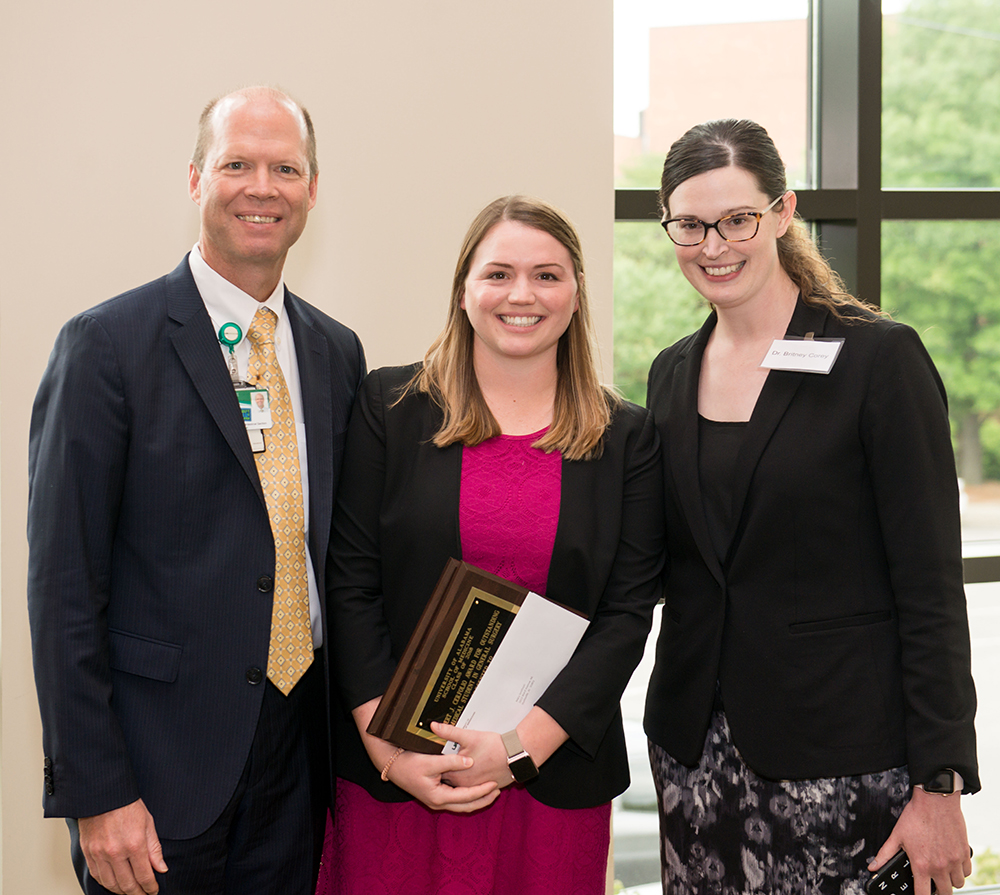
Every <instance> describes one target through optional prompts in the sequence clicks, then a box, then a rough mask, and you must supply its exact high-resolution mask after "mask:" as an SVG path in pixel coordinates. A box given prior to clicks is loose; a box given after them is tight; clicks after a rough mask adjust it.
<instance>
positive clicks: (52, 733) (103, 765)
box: [28, 315, 139, 817]
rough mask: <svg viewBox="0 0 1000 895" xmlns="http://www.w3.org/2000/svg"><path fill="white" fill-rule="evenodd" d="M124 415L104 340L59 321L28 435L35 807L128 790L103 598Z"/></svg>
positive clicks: (105, 805)
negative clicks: (40, 789) (41, 759)
mask: <svg viewBox="0 0 1000 895" xmlns="http://www.w3.org/2000/svg"><path fill="white" fill-rule="evenodd" d="M128 441H129V421H128V411H127V407H126V401H125V394H124V388H123V383H122V378H121V375H120V371H119V368H118V365H117V362H116V358H115V350H114V346H113V344H112V340H111V339H110V338H109V336H108V334H107V332H106V331H105V330H104V328H103V327H102V326H101V324H100V323H99V322H98V321H97V320H95V319H94V318H92V317H90V316H87V315H82V316H79V317H77V318H74V319H73V320H71V321H70V322H69V323H67V324H66V326H65V327H64V328H63V330H62V332H61V333H60V335H59V337H58V339H57V340H56V344H55V348H54V349H53V352H52V356H51V358H50V360H49V365H48V368H47V369H46V371H45V374H44V377H43V379H42V382H41V385H40V387H39V389H38V393H37V396H36V398H35V404H34V408H33V412H32V418H31V428H30V441H29V472H28V482H29V500H28V546H29V556H28V613H29V621H30V625H31V637H32V652H33V659H34V671H35V682H36V687H37V690H38V701H39V706H40V709H41V717H42V740H43V747H44V751H45V757H46V787H45V797H44V806H45V814H46V816H56V817H59V816H63V817H88V816H91V815H94V814H99V813H102V812H104V811H109V810H111V809H113V808H117V807H121V806H122V805H126V804H128V803H129V802H132V801H134V800H135V799H137V798H138V797H139V794H138V790H137V786H136V782H135V779H134V776H133V773H132V768H131V765H130V762H129V759H128V755H127V752H126V745H125V741H124V737H123V734H122V730H121V728H120V726H119V724H118V721H117V719H116V717H115V715H114V712H113V711H112V708H111V697H112V693H111V675H110V669H109V640H108V627H107V606H108V600H109V596H110V579H111V565H112V559H113V556H112V553H113V545H114V541H115V532H116V525H117V519H118V509H119V506H120V502H121V496H122V491H123V486H124V479H125V460H126V452H127V449H128Z"/></svg>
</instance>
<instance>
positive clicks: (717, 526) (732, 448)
mask: <svg viewBox="0 0 1000 895" xmlns="http://www.w3.org/2000/svg"><path fill="white" fill-rule="evenodd" d="M746 428H747V424H746V423H745V422H728V421H725V422H724V421H722V420H710V419H706V418H705V417H703V416H702V415H701V414H698V479H699V482H700V484H701V494H702V500H703V502H704V504H705V518H706V521H707V522H708V533H709V535H711V538H712V544H713V546H714V547H715V552H716V554H717V555H718V557H719V562H720V563H722V564H723V565H725V562H726V554H727V553H728V552H729V545H730V544H731V543H732V541H733V529H734V527H735V525H736V520H735V518H734V515H733V477H734V474H733V470H735V469H736V458H737V457H738V456H739V453H740V447H742V445H743V436H744V435H745V434H746Z"/></svg>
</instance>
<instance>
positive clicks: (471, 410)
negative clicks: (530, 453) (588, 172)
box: [401, 196, 621, 460]
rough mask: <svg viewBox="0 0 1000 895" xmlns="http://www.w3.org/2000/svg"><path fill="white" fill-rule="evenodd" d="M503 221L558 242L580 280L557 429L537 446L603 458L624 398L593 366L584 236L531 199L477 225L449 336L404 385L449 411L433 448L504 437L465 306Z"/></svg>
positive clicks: (499, 202) (564, 347) (461, 271)
mask: <svg viewBox="0 0 1000 895" xmlns="http://www.w3.org/2000/svg"><path fill="white" fill-rule="evenodd" d="M501 221H516V222H518V223H521V224H525V225H526V226H528V227H534V228H535V229H536V230H541V231H542V232H544V233H548V234H549V235H550V236H552V237H553V238H555V239H557V240H559V242H560V243H562V245H564V246H565V247H566V250H567V251H568V252H569V254H570V258H571V259H572V261H573V270H574V273H575V274H576V281H577V286H578V289H579V292H578V301H579V308H578V309H577V311H576V313H575V314H573V317H572V319H571V320H570V324H569V327H567V329H566V332H565V333H563V334H562V336H561V337H560V339H559V343H558V346H557V349H556V373H557V380H556V397H555V407H554V409H553V417H552V425H551V426H549V428H548V430H547V431H546V432H545V434H544V435H542V437H541V438H539V439H538V441H536V442H535V444H534V445H533V446H534V447H537V448H540V449H542V450H544V451H546V452H549V451H555V450H558V451H561V452H562V455H563V456H564V457H565V458H566V459H568V460H585V459H592V458H595V457H598V456H600V453H601V448H602V439H603V436H604V432H605V430H606V429H607V428H608V425H609V424H610V422H611V415H612V412H613V410H614V408H615V407H617V406H618V404H619V403H620V400H621V399H620V398H619V397H618V396H617V395H616V394H615V393H614V392H612V391H611V390H610V389H607V388H605V387H604V386H602V385H601V383H600V381H599V380H598V377H597V370H596V368H595V365H594V349H593V323H592V321H591V316H590V302H589V299H588V297H587V283H586V278H585V275H584V269H583V250H582V248H581V245H580V237H579V236H578V235H577V232H576V229H575V228H574V227H573V225H572V224H571V223H570V222H569V220H568V219H567V218H566V217H565V216H564V215H563V214H562V212H560V211H559V210H558V209H557V208H555V207H554V206H552V205H550V204H549V203H547V202H544V201H542V200H541V199H535V198H532V197H530V196H505V197H504V198H502V199H496V200H495V201H493V202H491V203H490V204H489V205H487V206H486V207H485V208H484V209H483V210H482V211H481V212H479V214H478V215H477V216H476V219H475V220H474V221H473V222H472V224H471V226H470V227H469V230H468V232H467V233H466V234H465V239H464V241H463V242H462V249H461V251H460V252H459V256H458V263H457V264H456V265H455V276H454V278H453V279H452V288H451V304H450V306H449V308H448V320H447V323H446V324H445V328H444V331H443V332H442V333H441V334H440V335H439V336H438V337H437V338H436V339H435V340H434V343H433V344H432V345H431V347H430V348H428V349H427V354H426V355H425V356H424V363H423V366H422V367H421V369H420V370H419V371H418V372H417V374H416V375H415V376H414V377H413V379H412V380H410V382H409V383H407V385H406V386H405V387H404V389H403V391H402V394H401V397H402V396H403V395H405V394H406V393H407V392H409V391H418V392H424V393H426V394H429V395H430V396H431V398H432V399H433V400H434V402H435V403H436V404H438V406H439V407H440V408H441V409H442V411H443V412H444V420H443V422H442V424H441V428H440V429H438V431H437V433H436V434H435V436H434V439H433V441H434V444H435V445H437V446H438V447H446V446H448V445H450V444H455V443H461V444H464V445H470V446H471V445H475V444H479V443H480V442H483V441H486V440H487V439H488V438H494V437H496V436H497V435H500V434H501V430H500V425H499V423H497V421H496V418H495V417H494V416H493V413H492V412H491V411H490V408H489V406H488V405H487V403H486V399H485V398H484V397H483V393H482V390H481V389H480V388H479V382H478V380H477V379H476V371H475V366H474V364H473V345H474V341H475V339H474V335H475V334H474V331H473V329H472V324H471V323H470V322H469V317H468V315H467V314H466V313H465V311H464V309H463V308H462V306H461V302H462V296H463V294H464V292H465V281H466V279H467V278H468V275H469V268H470V266H471V264H472V257H473V255H474V254H475V252H476V249H477V248H478V247H479V244H480V243H481V242H482V241H483V239H484V238H485V237H486V234H487V233H489V232H490V230H492V229H493V227H495V226H496V225H497V224H498V223H500V222H501Z"/></svg>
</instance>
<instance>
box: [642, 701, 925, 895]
mask: <svg viewBox="0 0 1000 895" xmlns="http://www.w3.org/2000/svg"><path fill="white" fill-rule="evenodd" d="M649 756H650V763H651V765H652V769H653V780H654V782H655V784H656V792H657V797H658V804H659V814H660V863H661V870H662V875H663V892H664V895H751V893H761V895H764V893H766V895H863V893H864V886H865V883H866V882H867V881H868V879H869V878H870V874H869V873H868V870H867V865H868V862H869V861H870V860H871V859H872V858H873V857H874V856H875V853H876V852H877V851H878V850H879V849H880V848H881V847H882V845H883V843H884V842H885V840H886V839H887V838H888V837H889V834H890V833H891V832H892V828H893V825H894V824H895V822H896V818H897V817H898V816H899V814H900V813H901V812H902V810H903V807H904V806H905V805H906V803H907V801H908V800H909V791H910V781H909V775H908V774H907V771H906V768H905V767H902V768H893V769H891V770H888V771H882V772H880V773H876V774H865V775H863V776H859V777H833V778H827V779H821V780H795V781H777V780H765V779H763V778H761V777H758V776H757V775H756V774H754V772H753V771H751V770H750V769H749V768H748V767H747V766H746V765H745V764H744V763H743V759H742V758H741V757H740V754H739V752H737V750H736V747H735V746H734V745H733V742H732V739H731V738H730V734H729V725H728V724H727V723H726V717H725V714H724V713H723V712H722V711H721V710H720V709H719V707H718V706H717V707H716V711H715V712H714V713H713V715H712V722H711V724H710V726H709V730H708V735H707V737H706V738H705V750H704V752H703V754H702V756H701V761H700V762H699V764H698V767H696V768H687V767H685V766H684V765H682V764H680V763H678V762H676V761H675V760H674V759H673V758H671V757H670V756H669V755H668V754H667V753H666V752H664V751H663V749H661V748H660V747H659V746H657V745H656V744H655V743H650V744H649Z"/></svg>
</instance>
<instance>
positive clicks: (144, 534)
mask: <svg viewBox="0 0 1000 895" xmlns="http://www.w3.org/2000/svg"><path fill="white" fill-rule="evenodd" d="M285 308H286V309H287V311H288V317H289V321H290V323H291V327H292V333H293V337H294V339H295V348H296V355H297V358H298V365H299V372H300V376H301V382H302V400H303V409H304V416H305V420H304V421H305V426H306V430H307V432H308V459H309V536H310V545H309V546H310V551H311V555H312V557H313V561H314V565H315V569H314V571H315V573H316V579H317V582H318V584H319V586H320V587H321V588H325V574H324V571H325V570H324V568H323V563H324V561H325V558H326V555H327V550H328V545H329V534H330V519H331V515H332V511H333V497H334V494H335V492H336V488H337V481H338V477H339V474H340V462H341V458H342V452H343V441H344V436H345V432H346V428H347V421H348V418H349V413H350V406H351V403H352V400H353V396H354V394H355V392H356V391H357V387H358V385H359V383H360V381H361V377H362V376H363V375H364V356H363V353H362V349H361V345H360V343H359V341H358V339H357V337H356V336H355V335H354V333H353V332H351V331H350V330H348V329H347V328H346V327H344V326H342V325H341V324H339V323H337V322H336V321H334V320H332V319H331V318H329V317H327V316H326V315H325V314H323V313H321V312H320V311H318V310H316V309H315V308H313V307H311V306H310V305H308V304H306V303H305V302H304V301H302V300H301V299H299V298H297V297H296V296H294V295H292V294H291V293H290V292H286V295H285ZM29 460H30V466H29V484H30V502H29V515H28V538H29V545H30V555H29V580H28V609H29V613H30V619H31V630H32V644H33V652H34V666H35V681H36V686H37V689H38V698H39V704H40V706H41V714H42V726H43V745H44V749H45V755H46V760H47V762H48V763H49V764H50V768H51V772H50V774H49V784H50V785H48V786H47V791H46V795H45V798H44V804H45V813H46V815H49V816H66V817H86V816H90V815H94V814H98V813H101V812H104V811H108V810H110V809H113V808H117V807H120V806H122V805H125V804H127V803H129V802H131V801H134V800H135V799H137V798H139V797H141V798H142V799H143V800H144V801H145V803H146V806H147V808H148V809H149V811H150V812H151V813H152V815H153V818H154V819H155V821H156V827H157V832H158V833H159V834H160V835H161V836H164V837H166V838H170V839H184V838H188V837H191V836H195V835H197V834H199V833H201V832H203V831H204V830H205V829H206V828H207V827H208V825H209V824H210V823H211V822H212V821H214V820H215V818H217V817H218V816H219V814H220V813H221V811H222V809H223V808H224V807H225V805H226V803H227V802H228V800H229V798H230V796H231V795H232V793H233V791H234V789H235V786H236V783H237V781H238V779H239V776H240V774H241V772H242V771H243V768H244V765H245V763H246V759H247V755H248V753H249V749H250V743H251V741H252V739H253V736H254V731H255V729H256V726H257V716H258V714H259V712H260V705H261V697H262V694H263V690H264V688H263V687H262V686H260V685H259V681H260V680H261V679H262V676H261V672H262V671H263V670H264V669H266V666H267V652H268V640H269V631H270V620H271V589H270V586H269V582H270V580H271V579H272V576H273V575H274V542H273V539H272V537H271V529H270V524H269V521H268V514H267V507H266V504H265V502H264V496H263V492H262V491H261V487H260V482H259V480H258V477H257V470H256V467H255V465H254V459H253V454H252V453H251V450H250V446H249V441H248V439H247V435H246V430H245V427H244V425H243V421H242V418H241V415H240V411H239V407H238V405H237V402H236V398H235V394H234V392H233V387H232V384H231V382H230V378H229V373H228V371H227V368H226V364H225V361H224V359H223V356H222V352H221V351H220V349H219V342H218V339H217V338H216V335H215V333H214V331H213V327H212V324H211V320H210V318H209V315H208V312H207V310H206V308H205V305H204V302H203V301H202V299H201V295H200V294H199V292H198V290H197V288H196V286H195V283H194V279H193V278H192V276H191V272H190V269H189V267H188V262H187V258H185V259H184V260H183V261H182V262H181V264H180V265H179V266H178V267H177V268H176V269H175V270H174V271H173V272H172V273H170V274H168V275H167V276H165V277H162V278H161V279H159V280H156V281H155V282H152V283H149V284H147V285H145V286H142V287H140V288H138V289H135V290H133V291H131V292H127V293H125V294H124V295H121V296H118V297H117V298H113V299H111V300H110V301H107V302H105V303H103V304H101V305H98V306H97V307H95V308H92V309H91V310H89V311H86V312H84V313H82V314H80V315H79V316H77V317H75V318H74V319H72V320H70V321H69V323H67V324H66V326H65V327H64V328H63V330H62V332H61V333H60V335H59V337H58V339H57V341H56V344H55V348H54V350H53V352H52V356H51V358H50V361H49V366H48V369H47V370H46V372H45V375H44V378H43V379H42V383H41V386H40V388H39V390H38V395H37V397H36V400H35V406H34V412H33V415H32V422H31V437H30V457H29ZM320 592H321V593H323V592H324V590H321V591H320ZM323 652H324V653H328V652H329V651H328V650H324V651H323Z"/></svg>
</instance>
